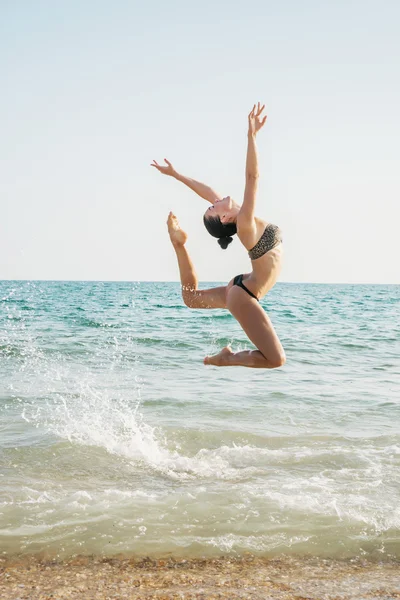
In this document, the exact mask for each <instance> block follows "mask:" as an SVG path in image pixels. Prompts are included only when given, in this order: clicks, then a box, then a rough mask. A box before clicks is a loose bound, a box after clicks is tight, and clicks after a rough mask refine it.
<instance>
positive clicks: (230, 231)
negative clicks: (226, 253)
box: [203, 215, 237, 250]
mask: <svg viewBox="0 0 400 600" xmlns="http://www.w3.org/2000/svg"><path fill="white" fill-rule="evenodd" d="M203 220H204V225H205V226H206V229H207V231H208V233H209V234H210V235H212V236H214V237H216V238H218V244H219V245H220V246H221V248H222V249H223V250H225V248H227V247H228V246H229V244H230V243H231V242H233V239H232V237H231V236H232V235H235V233H236V232H237V227H236V223H221V219H220V218H219V217H208V218H206V216H205V215H204V218H203Z"/></svg>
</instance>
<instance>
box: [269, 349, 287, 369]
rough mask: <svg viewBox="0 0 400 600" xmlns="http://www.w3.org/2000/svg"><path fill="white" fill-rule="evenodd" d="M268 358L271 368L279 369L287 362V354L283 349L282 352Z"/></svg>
mask: <svg viewBox="0 0 400 600" xmlns="http://www.w3.org/2000/svg"><path fill="white" fill-rule="evenodd" d="M266 360H267V361H268V367H269V368H270V369H279V367H283V365H284V364H285V362H286V354H285V352H284V351H283V350H282V351H281V352H278V353H277V354H275V355H274V356H271V357H269V358H267V359H266Z"/></svg>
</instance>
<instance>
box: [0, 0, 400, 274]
mask: <svg viewBox="0 0 400 600" xmlns="http://www.w3.org/2000/svg"><path fill="white" fill-rule="evenodd" d="M399 22H400V3H399V2H397V0H393V1H389V0H382V1H380V2H378V1H373V2H372V1H370V0H362V1H361V0H337V1H335V2H328V1H327V0H326V1H325V0H316V1H313V0H303V1H302V2H298V1H297V0H296V1H295V0H281V1H280V2H276V0H274V1H270V0H254V1H253V2H251V3H250V2H243V1H239V2H237V1H235V0H231V1H229V2H228V1H227V0H220V1H218V2H215V0H202V1H201V2H196V3H195V2H191V1H190V0H185V1H184V0H171V1H169V2H160V1H159V0H154V1H153V2H151V3H144V2H137V1H136V0H113V2H104V1H102V0H96V1H94V0H69V1H68V2H62V1H59V2H54V1H53V0H51V1H50V0H37V1H36V2H31V1H28V0H19V1H18V2H12V1H11V0H0V77H1V93H0V132H1V133H0V209H1V212H0V215H1V219H0V279H50V280H117V281H118V280H123V281H138V280H148V281H156V280H161V281H168V280H175V281H176V280H178V268H177V264H176V258H175V254H174V252H173V249H172V248H171V245H170V242H169V238H168V235H167V231H166V224H165V223H166V218H167V215H168V212H169V211H170V210H172V211H173V212H174V213H175V214H176V215H177V216H178V218H179V220H180V222H181V225H182V227H183V228H184V229H185V230H186V231H187V232H188V235H189V240H188V250H189V253H190V255H191V257H192V260H193V262H194V264H195V266H196V269H197V273H198V276H199V279H200V281H229V280H230V279H231V278H232V277H233V276H235V275H236V274H238V273H243V272H248V271H249V269H250V262H249V259H248V257H247V254H246V250H245V249H244V247H243V246H241V244H240V242H239V240H238V239H237V238H236V239H235V240H234V243H232V244H231V245H230V246H229V248H228V249H227V250H225V251H223V250H221V249H220V247H219V245H218V244H217V240H216V239H214V238H212V237H211V236H209V234H208V233H207V232H206V230H205V228H204V225H203V222H202V215H203V212H204V211H205V209H206V208H207V206H208V204H207V202H205V201H204V200H202V199H201V198H199V197H198V196H196V195H195V194H194V193H193V192H192V191H190V190H189V189H187V188H186V187H185V186H184V185H183V184H181V183H179V182H177V181H175V180H173V179H171V178H167V177H163V176H162V175H161V174H160V173H158V172H157V171H156V170H155V169H153V168H151V167H150V163H151V161H152V160H153V159H156V160H158V161H159V162H160V161H162V159H163V158H164V157H167V158H168V159H169V160H170V161H171V162H172V163H173V164H174V167H175V168H176V169H177V170H178V171H179V172H181V173H183V174H184V175H187V176H189V177H192V178H195V179H198V180H200V181H203V182H204V183H207V184H209V185H211V186H212V187H214V188H215V189H216V190H217V191H218V192H220V193H221V194H223V195H231V196H232V197H233V198H234V199H235V200H237V201H238V202H239V203H241V201H242V197H243V189H244V165H245V156H246V142H247V140H246V131H247V114H248V112H249V111H250V110H251V107H252V105H253V103H254V102H257V101H261V102H263V103H265V104H266V106H267V113H268V120H267V124H266V126H265V127H264V129H263V130H262V131H261V132H260V134H259V137H258V147H259V159H260V189H259V197H258V202H257V215H258V216H260V217H261V218H264V219H265V220H267V221H271V222H272V223H276V224H278V225H279V226H280V228H281V229H282V231H283V237H284V266H283V270H282V275H281V281H289V282H317V283H397V284H398V283H400V266H399V265H400V234H399V228H400V169H399V163H400V116H399V111H400V108H399V107H400V36H399V35H398V26H399Z"/></svg>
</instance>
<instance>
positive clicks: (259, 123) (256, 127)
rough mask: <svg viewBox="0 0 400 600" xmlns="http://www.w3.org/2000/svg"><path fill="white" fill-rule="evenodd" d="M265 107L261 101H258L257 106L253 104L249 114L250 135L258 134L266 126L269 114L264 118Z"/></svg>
mask: <svg viewBox="0 0 400 600" xmlns="http://www.w3.org/2000/svg"><path fill="white" fill-rule="evenodd" d="M264 108H265V104H263V105H262V106H261V104H260V102H258V103H257V106H256V105H254V106H253V110H252V111H251V113H250V114H249V135H256V134H257V133H258V132H259V131H260V129H261V128H262V127H264V125H265V122H266V120H267V115H265V117H264V118H262V117H261V114H262V112H263V110H264Z"/></svg>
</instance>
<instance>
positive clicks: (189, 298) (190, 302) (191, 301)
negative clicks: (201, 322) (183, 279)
mask: <svg viewBox="0 0 400 600" xmlns="http://www.w3.org/2000/svg"><path fill="white" fill-rule="evenodd" d="M182 298H183V301H184V303H185V304H186V306H187V307H188V308H197V306H196V291H195V290H192V289H188V288H182Z"/></svg>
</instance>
